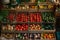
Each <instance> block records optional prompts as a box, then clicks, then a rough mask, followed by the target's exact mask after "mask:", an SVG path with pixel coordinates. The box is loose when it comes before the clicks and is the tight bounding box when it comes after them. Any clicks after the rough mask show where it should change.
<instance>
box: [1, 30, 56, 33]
mask: <svg viewBox="0 0 60 40" xmlns="http://www.w3.org/2000/svg"><path fill="white" fill-rule="evenodd" d="M1 32H2V33H45V32H47V33H49V32H53V33H54V32H55V30H39V31H36V30H35V31H30V30H29V31H7V30H6V31H1Z"/></svg>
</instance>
